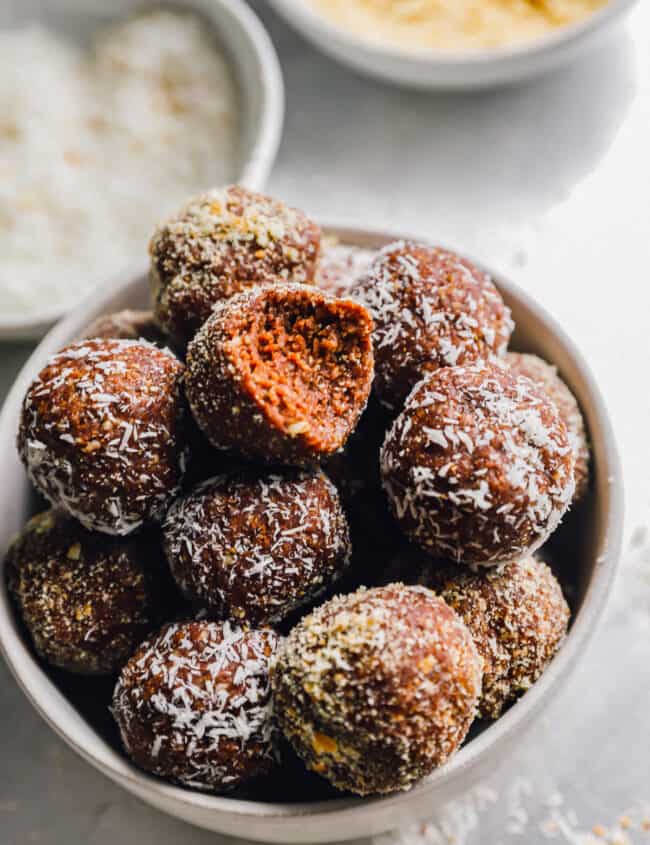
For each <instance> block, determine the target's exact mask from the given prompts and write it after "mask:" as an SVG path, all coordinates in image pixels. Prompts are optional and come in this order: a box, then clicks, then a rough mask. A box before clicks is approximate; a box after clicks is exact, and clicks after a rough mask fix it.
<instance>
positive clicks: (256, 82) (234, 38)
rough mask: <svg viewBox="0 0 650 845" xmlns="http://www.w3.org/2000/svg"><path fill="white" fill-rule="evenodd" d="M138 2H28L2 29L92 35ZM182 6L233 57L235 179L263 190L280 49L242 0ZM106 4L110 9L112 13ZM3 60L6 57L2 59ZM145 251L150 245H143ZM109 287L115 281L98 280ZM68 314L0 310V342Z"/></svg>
mask: <svg viewBox="0 0 650 845" xmlns="http://www.w3.org/2000/svg"><path fill="white" fill-rule="evenodd" d="M142 5H143V4H142V3H141V2H139V0H114V2H112V3H111V4H110V6H108V7H107V5H106V3H104V2H103V0H86V2H85V3H79V2H77V0H75V1H74V2H71V0H24V2H21V4H20V5H16V6H15V7H14V6H13V4H11V3H10V4H9V6H8V7H6V8H0V28H3V27H7V26H13V25H15V24H17V23H20V24H23V23H26V22H28V21H40V22H43V23H45V24H46V25H48V26H52V27H55V28H58V29H60V30H61V31H63V32H64V33H69V34H70V36H71V37H76V38H80V39H86V38H88V37H89V36H90V35H91V33H92V31H93V30H94V29H96V27H97V26H98V25H99V24H102V25H103V24H105V23H106V22H107V21H108V20H112V19H117V18H120V17H124V16H126V15H129V14H131V13H132V12H134V11H135V10H136V9H137V8H139V7H141V6H142ZM173 5H174V6H175V7H178V8H186V9H190V10H194V11H196V12H198V13H199V14H201V15H202V16H203V17H204V18H205V20H206V21H208V22H209V24H210V26H211V27H212V28H213V29H214V34H215V37H216V39H217V41H218V43H219V44H220V46H221V48H222V49H223V50H224V52H225V54H226V56H227V57H228V59H229V60H230V62H231V64H232V67H233V68H234V71H235V77H236V80H237V85H238V88H239V95H240V105H241V118H242V132H241V141H240V144H239V149H240V160H239V164H238V173H237V174H236V175H235V178H234V179H233V181H234V182H238V183H239V184H241V185H245V186H247V187H249V188H254V189H257V188H263V187H264V185H265V183H266V180H267V178H268V175H269V172H270V170H271V167H272V166H273V162H274V161H275V157H276V155H277V151H278V146H279V144H280V138H281V135H282V124H283V121H284V84H283V80H282V72H281V70H280V64H279V61H278V57H277V54H276V52H275V48H274V47H273V44H272V42H271V39H270V38H269V36H268V33H267V32H266V30H265V29H264V27H263V26H262V24H261V22H260V20H259V18H258V17H257V16H256V15H255V14H254V13H253V12H252V11H251V9H250V8H249V6H248V5H247V4H246V3H244V2H243V0H174V3H173ZM107 8H108V9H109V10H110V11H109V12H107ZM0 62H1V59H0ZM142 249H143V254H144V252H145V251H146V244H144V243H143V245H142ZM97 283H98V284H100V283H101V284H102V285H106V286H107V287H110V280H108V282H107V280H106V279H102V278H101V277H98V278H97ZM63 313H64V310H63V309H61V308H60V307H56V306H54V307H48V308H47V309H43V310H42V311H34V312H32V313H30V314H29V315H25V316H22V315H21V316H13V315H3V314H0V340H18V339H20V340H25V339H35V338H40V337H42V336H43V334H44V333H45V332H46V331H47V330H48V329H49V328H50V327H51V326H52V325H53V324H54V323H55V322H56V321H57V320H59V319H60V318H61V317H62V315H63Z"/></svg>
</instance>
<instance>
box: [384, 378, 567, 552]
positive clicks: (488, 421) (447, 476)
mask: <svg viewBox="0 0 650 845" xmlns="http://www.w3.org/2000/svg"><path fill="white" fill-rule="evenodd" d="M381 472H382V478H383V483H384V488H385V490H386V493H387V494H388V498H389V501H390V503H391V507H392V510H393V513H394V516H395V518H396V519H397V521H398V522H399V524H400V525H401V526H402V528H403V530H404V531H405V533H406V534H407V536H408V537H409V538H410V539H411V540H413V541H414V542H415V543H416V544H418V545H419V546H421V547H422V548H423V549H424V550H425V551H427V552H428V553H429V554H430V555H431V556H433V557H437V558H442V559H450V560H453V561H456V562H465V563H469V564H483V565H493V564H497V563H506V562H508V561H511V560H518V559H521V558H523V557H526V556H527V555H529V554H531V553H532V552H533V551H535V550H536V549H537V548H539V547H540V546H541V545H542V543H544V542H545V541H546V539H547V538H548V537H549V536H550V534H551V533H552V532H553V531H554V529H555V528H556V527H557V525H558V523H559V522H560V519H561V518H562V516H563V514H564V513H565V511H566V510H567V508H568V507H569V503H570V502H571V499H572V496H573V490H574V486H575V482H574V459H573V451H572V447H571V443H570V440H569V435H568V432H567V429H566V426H565V424H564V422H563V421H562V419H561V418H560V416H559V414H558V411H557V409H556V407H555V405H554V404H553V403H552V402H551V400H550V399H549V398H548V397H547V396H546V394H545V392H544V391H543V390H542V389H541V388H540V387H539V385H536V384H534V383H533V382H532V381H531V380H530V379H528V378H526V377H525V376H517V375H515V374H514V373H512V372H510V371H509V370H508V369H507V368H506V367H504V366H503V365H501V364H500V363H498V362H494V363H485V362H478V363H475V364H471V365H469V366H465V367H447V368H444V369H441V370H437V371H436V372H434V373H431V374H429V375H427V376H425V378H423V379H422V381H421V382H420V383H419V384H418V385H417V386H416V387H415V388H414V389H413V391H412V393H411V394H410V396H409V398H408V400H407V402H406V405H405V407H404V410H403V411H402V413H401V414H400V416H399V417H398V418H397V419H396V421H395V422H394V424H393V426H392V428H391V430H390V431H389V433H388V435H387V437H386V441H385V443H384V446H383V448H382V453H381Z"/></svg>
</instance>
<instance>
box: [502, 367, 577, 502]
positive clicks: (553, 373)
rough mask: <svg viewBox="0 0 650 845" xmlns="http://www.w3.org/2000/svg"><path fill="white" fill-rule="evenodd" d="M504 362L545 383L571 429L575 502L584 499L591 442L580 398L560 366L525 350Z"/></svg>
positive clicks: (545, 387) (569, 430)
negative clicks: (572, 389)
mask: <svg viewBox="0 0 650 845" xmlns="http://www.w3.org/2000/svg"><path fill="white" fill-rule="evenodd" d="M504 360H505V363H506V364H507V365H508V366H509V367H510V369H511V370H513V372H515V373H517V374H518V375H520V376H527V377H528V378H529V379H531V381H534V382H536V383H537V384H540V385H542V387H543V388H544V390H545V391H546V393H547V394H548V396H549V397H550V398H551V399H552V400H553V402H555V405H556V407H557V409H558V411H559V412H560V416H561V417H562V419H563V420H564V424H565V425H566V427H567V431H568V432H569V438H570V440H571V445H572V447H573V455H574V458H575V464H576V468H575V476H576V489H575V493H574V495H573V504H576V503H577V502H579V501H581V500H582V499H584V497H585V496H586V494H587V490H588V488H589V463H590V455H589V441H588V439H587V430H586V426H585V421H584V418H583V416H582V412H581V411H580V406H579V405H578V401H577V399H576V398H575V396H574V395H573V393H572V392H571V391H570V390H569V388H568V387H567V385H566V384H565V383H564V382H563V381H562V379H561V378H560V376H559V375H558V371H557V368H556V367H554V366H553V365H552V364H549V363H547V362H546V361H544V360H543V359H542V358H538V357H537V355H526V354H524V353H522V352H508V353H507V354H506V356H505V359H504Z"/></svg>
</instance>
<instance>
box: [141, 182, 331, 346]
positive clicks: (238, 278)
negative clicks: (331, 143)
mask: <svg viewBox="0 0 650 845" xmlns="http://www.w3.org/2000/svg"><path fill="white" fill-rule="evenodd" d="M319 249H320V229H319V228H318V226H317V225H316V224H315V223H313V222H312V221H311V220H309V219H308V218H307V217H306V216H305V215H304V214H303V213H302V212H301V211H298V210H297V209H294V208H289V207H288V206H287V205H285V204H284V203H283V202H280V201H279V200H275V199H272V198H271V197H267V196H264V195H263V194H258V193H254V192H252V191H249V190H247V189H246V188H241V187H239V186H237V185H230V186H228V187H224V188H218V189H215V190H212V191H209V192H208V193H205V194H202V195H200V196H198V197H195V198H193V199H191V200H190V201H189V202H188V203H187V204H186V205H185V206H184V207H183V208H182V209H181V210H180V212H179V213H178V214H177V215H176V216H174V217H172V218H170V219H169V220H167V221H166V222H165V223H163V224H162V225H161V226H159V227H158V228H157V229H156V231H155V232H154V235H153V237H152V239H151V242H150V244H149V253H150V256H151V283H152V287H153V293H154V297H155V306H154V308H155V313H156V319H157V320H158V322H159V323H160V325H161V326H162V328H163V329H164V331H165V332H166V333H167V334H168V335H169V337H170V338H171V340H172V342H173V343H174V345H175V346H176V347H177V348H178V349H184V348H185V346H186V345H187V343H188V342H189V341H190V340H191V339H192V337H193V336H194V335H195V334H196V332H197V331H198V329H199V328H200V327H201V326H202V325H203V323H204V322H205V321H206V320H207V318H208V317H209V316H210V313H211V311H212V308H213V306H214V305H215V303H217V302H220V301H221V300H223V299H227V298H228V297H230V296H232V295H233V294H235V293H238V292H239V291H241V290H244V289H246V288H248V287H250V286H251V285H254V284H257V285H259V284H274V283H276V282H287V281H288V282H298V283H310V282H311V281H312V280H313V277H314V271H315V268H316V261H317V260H318V254H319Z"/></svg>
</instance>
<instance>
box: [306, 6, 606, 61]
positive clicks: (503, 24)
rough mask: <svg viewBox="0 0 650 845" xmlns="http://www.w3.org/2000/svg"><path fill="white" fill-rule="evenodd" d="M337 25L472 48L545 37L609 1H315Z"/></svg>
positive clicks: (405, 43)
mask: <svg viewBox="0 0 650 845" xmlns="http://www.w3.org/2000/svg"><path fill="white" fill-rule="evenodd" d="M309 2H310V3H311V4H312V5H313V6H314V7H315V8H316V10H317V11H319V12H321V13H322V14H323V15H324V16H325V17H327V18H329V19H330V20H331V21H332V22H333V23H335V24H337V25H338V26H340V27H342V28H343V29H346V30H348V31H350V32H353V33H356V34H357V35H361V36H363V37H365V38H368V39H370V40H372V41H378V42H384V43H391V44H393V45H399V46H401V47H407V48H408V47H412V48H422V47H425V48H426V47H430V48H435V49H444V50H466V49H479V48H484V47H498V46H503V45H506V44H513V43H516V42H520V41H526V40H530V39H534V38H539V37H540V36H542V35H545V34H547V33H549V32H551V31H553V30H555V29H558V28H559V27H563V26H568V25H569V24H573V23H577V22H578V21H581V20H583V19H584V18H586V17H588V16H589V15H591V14H592V13H593V12H595V11H596V10H597V9H599V8H600V7H601V6H604V5H605V3H606V2H607V0H309Z"/></svg>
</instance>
